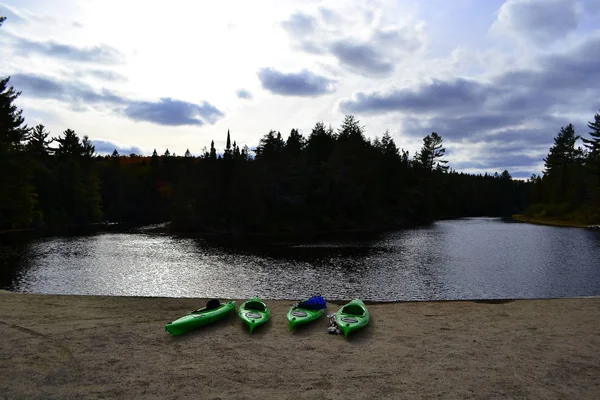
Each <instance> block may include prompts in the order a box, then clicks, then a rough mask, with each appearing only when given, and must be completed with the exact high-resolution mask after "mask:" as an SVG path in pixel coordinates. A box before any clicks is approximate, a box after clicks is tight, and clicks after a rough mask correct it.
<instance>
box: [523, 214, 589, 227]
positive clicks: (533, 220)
mask: <svg viewBox="0 0 600 400" xmlns="http://www.w3.org/2000/svg"><path fill="white" fill-rule="evenodd" d="M512 219H513V221H517V222H526V223H528V224H535V225H546V226H559V227H565V228H588V227H589V225H587V224H582V223H580V222H576V221H570V220H562V219H554V218H543V217H526V216H525V215H523V214H515V215H513V216H512Z"/></svg>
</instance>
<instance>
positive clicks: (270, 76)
mask: <svg viewBox="0 0 600 400" xmlns="http://www.w3.org/2000/svg"><path fill="white" fill-rule="evenodd" d="M258 78H259V79H260V81H261V83H262V87H263V88H264V89H266V90H268V91H269V92H271V93H274V94H279V95H282V96H304V97H316V96H321V95H325V94H329V93H332V92H333V91H334V90H335V88H334V81H333V80H331V79H328V78H326V77H324V76H321V75H317V74H314V73H312V72H310V71H308V70H306V69H303V70H302V71H300V72H298V73H284V72H280V71H277V70H275V69H273V68H263V69H261V70H260V71H259V72H258Z"/></svg>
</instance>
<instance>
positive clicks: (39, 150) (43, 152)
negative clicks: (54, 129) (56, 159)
mask: <svg viewBox="0 0 600 400" xmlns="http://www.w3.org/2000/svg"><path fill="white" fill-rule="evenodd" d="M48 136H50V132H48V131H46V127H45V126H44V125H42V124H38V125H36V127H35V128H33V129H32V130H31V134H30V135H29V140H28V142H27V150H28V151H29V152H31V153H32V154H34V155H36V156H37V157H43V156H47V155H49V154H50V153H51V151H52V149H51V148H50V144H51V143H52V142H53V141H54V140H53V139H52V138H51V139H50V140H48Z"/></svg>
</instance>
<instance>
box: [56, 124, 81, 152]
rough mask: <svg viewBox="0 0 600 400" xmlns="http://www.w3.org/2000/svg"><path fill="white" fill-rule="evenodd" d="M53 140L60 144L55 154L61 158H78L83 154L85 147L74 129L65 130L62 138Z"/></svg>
mask: <svg viewBox="0 0 600 400" xmlns="http://www.w3.org/2000/svg"><path fill="white" fill-rule="evenodd" d="M53 140H54V141H55V142H56V143H58V149H56V152H55V153H56V155H57V156H59V157H78V156H80V155H81V154H82V153H83V145H82V143H81V141H80V140H79V137H78V136H77V133H75V131H74V130H72V129H67V130H65V131H64V132H63V136H62V137H57V138H53Z"/></svg>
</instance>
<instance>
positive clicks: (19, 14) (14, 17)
mask: <svg viewBox="0 0 600 400" xmlns="http://www.w3.org/2000/svg"><path fill="white" fill-rule="evenodd" d="M0 15H1V16H4V17H6V21H5V22H6V23H10V24H13V23H16V24H27V23H30V22H46V23H53V22H56V20H55V19H54V18H53V17H51V16H48V15H44V14H37V13H33V12H31V11H29V10H26V9H24V8H17V7H12V6H9V5H7V4H2V3H0Z"/></svg>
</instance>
